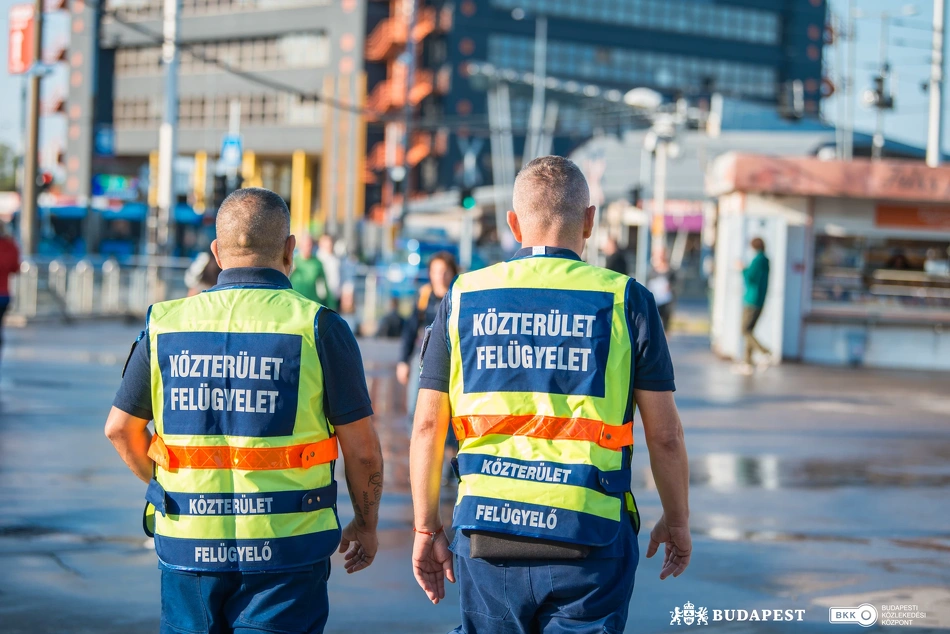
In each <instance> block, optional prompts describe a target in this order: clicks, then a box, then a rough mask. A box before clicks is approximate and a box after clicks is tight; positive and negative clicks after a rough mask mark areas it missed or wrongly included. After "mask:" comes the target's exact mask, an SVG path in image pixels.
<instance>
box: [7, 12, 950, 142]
mask: <svg viewBox="0 0 950 634" xmlns="http://www.w3.org/2000/svg"><path fill="white" fill-rule="evenodd" d="M21 1H22V0H21ZM15 3H16V2H15V0H0V39H2V42H3V44H2V46H0V56H2V63H0V142H2V143H7V144H9V145H12V146H13V147H19V146H20V142H21V137H22V121H21V112H20V111H21V101H22V98H21V90H22V86H23V81H24V80H23V78H22V77H11V76H9V75H7V73H6V68H7V63H6V58H7V54H8V42H7V39H8V25H7V20H8V14H9V11H10V7H11V6H12V5H13V4H15ZM848 3H849V0H830V6H831V10H832V11H833V12H835V13H837V14H838V15H840V16H842V17H843V16H845V15H847V12H848ZM854 3H855V6H856V7H857V8H858V10H859V11H860V12H861V13H863V14H864V15H865V16H866V17H864V18H862V19H859V20H858V21H857V49H856V51H857V53H856V58H857V63H856V66H857V73H856V80H855V85H856V99H858V102H857V104H856V106H855V128H856V129H857V130H860V131H865V132H868V133H872V132H873V131H874V125H875V112H874V110H872V109H869V108H866V107H864V106H863V105H862V104H861V102H860V95H861V93H862V92H863V91H864V90H865V89H867V88H868V87H870V85H871V78H872V76H873V74H874V73H875V72H876V69H877V67H878V66H879V61H880V33H881V20H880V15H881V12H882V11H884V10H887V11H890V12H891V13H901V12H902V11H903V10H904V9H905V7H908V6H910V7H913V8H915V9H916V11H917V15H916V16H914V17H908V18H903V17H902V18H901V19H902V20H906V21H907V22H910V23H912V24H914V25H917V26H921V27H924V28H907V27H900V26H897V25H896V24H893V25H892V26H891V27H890V29H889V37H888V50H887V55H888V58H889V60H890V63H891V67H892V69H893V72H894V75H895V79H896V84H895V86H896V90H895V93H896V94H895V103H896V107H895V109H894V110H893V111H891V112H888V113H887V114H886V116H885V123H884V130H885V135H886V136H887V138H889V139H894V140H898V141H902V142H905V143H910V144H912V145H918V146H920V147H923V146H924V145H925V143H926V138H927V130H926V126H927V100H928V97H927V94H926V93H925V92H923V91H921V89H920V84H921V82H925V81H926V80H927V78H928V77H929V72H930V70H929V68H930V67H929V59H930V54H929V49H930V32H929V31H928V30H927V27H928V25H929V23H930V22H931V20H932V17H933V0H918V1H916V2H905V0H854ZM66 20H68V18H66V16H65V14H64V15H61V16H57V19H54V20H49V21H48V22H47V24H48V26H49V27H50V28H47V29H46V37H45V38H44V39H47V42H48V41H49V40H50V39H61V38H64V37H66V36H67V35H68V23H67V21H66ZM846 50H847V48H846V47H842V51H843V52H844V54H843V55H842V59H845V60H846V59H847V57H846ZM836 58H837V55H836V53H835V50H834V49H833V48H832V47H826V49H825V67H826V69H827V73H828V74H829V76H831V77H834V74H835V73H836V72H837V71H836V70H835V68H834V64H835V62H836ZM63 66H64V65H63ZM44 83H45V84H47V86H46V87H45V88H44V90H47V89H54V90H55V89H59V90H62V89H63V88H64V87H65V86H66V73H65V69H58V70H57V72H56V74H55V75H54V76H53V77H52V78H50V79H47V80H44ZM947 83H950V82H945V85H944V95H945V97H944V102H943V103H944V108H943V110H944V113H945V115H944V119H945V124H944V129H943V148H944V151H945V152H950V91H948V90H947V86H946V84H947ZM840 94H841V93H840V91H839V92H838V94H837V95H834V96H832V97H831V98H829V99H826V100H824V102H823V105H822V112H823V115H824V118H825V120H826V121H828V122H829V123H834V122H835V121H836V119H837V118H838V110H839V106H838V104H839V96H840ZM46 119H47V120H48V121H46V122H45V123H44V126H43V128H42V129H41V140H40V145H41V148H45V149H47V150H49V149H52V148H53V147H54V146H55V145H56V144H57V142H58V139H57V138H56V137H62V134H63V133H64V131H65V130H64V128H65V126H64V123H63V121H60V120H59V119H62V117H61V116H57V117H46Z"/></svg>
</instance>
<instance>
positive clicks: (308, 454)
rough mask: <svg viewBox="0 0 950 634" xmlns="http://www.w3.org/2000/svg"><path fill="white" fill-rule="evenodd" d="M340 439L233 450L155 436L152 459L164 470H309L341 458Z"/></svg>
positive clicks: (151, 449) (221, 446)
mask: <svg viewBox="0 0 950 634" xmlns="http://www.w3.org/2000/svg"><path fill="white" fill-rule="evenodd" d="M338 455H339V447H338V446H337V443H336V436H331V437H329V438H327V439H326V440H321V441H320V442H316V443H312V444H307V445H291V446H289V447H232V446H230V445H166V444H165V442H164V441H163V440H162V439H161V437H160V436H159V435H158V434H155V435H154V436H152V443H151V445H149V448H148V456H149V458H151V459H152V460H154V461H155V464H157V465H158V466H160V467H161V468H163V469H165V470H167V471H172V470H175V469H234V470H238V471H265V470H269V469H298V468H304V469H309V468H310V467H315V466H317V465H321V464H326V463H328V462H331V461H333V460H336V459H337V456H338Z"/></svg>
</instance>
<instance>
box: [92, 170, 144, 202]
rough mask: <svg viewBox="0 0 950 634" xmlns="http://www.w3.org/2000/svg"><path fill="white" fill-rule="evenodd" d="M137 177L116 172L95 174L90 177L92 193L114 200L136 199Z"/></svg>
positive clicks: (137, 195) (138, 192)
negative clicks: (120, 174)
mask: <svg viewBox="0 0 950 634" xmlns="http://www.w3.org/2000/svg"><path fill="white" fill-rule="evenodd" d="M139 194H140V190H139V179H137V178H135V177H134V176H119V175H117V174H96V175H95V176H93V177H92V195H93V196H102V197H104V198H113V199H116V200H137V199H138V198H139Z"/></svg>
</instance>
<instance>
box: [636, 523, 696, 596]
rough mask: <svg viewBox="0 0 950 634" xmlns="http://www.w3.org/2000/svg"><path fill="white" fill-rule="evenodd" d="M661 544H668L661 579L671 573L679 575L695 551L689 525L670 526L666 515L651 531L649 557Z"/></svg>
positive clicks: (648, 548) (675, 575)
mask: <svg viewBox="0 0 950 634" xmlns="http://www.w3.org/2000/svg"><path fill="white" fill-rule="evenodd" d="M660 544H666V555H665V557H664V558H663V569H662V570H660V580H661V581H662V580H663V579H666V578H667V577H669V576H670V575H673V576H674V577H678V576H680V575H681V574H683V571H685V570H686V567H687V566H689V559H690V556H691V555H692V552H693V540H692V538H691V537H690V535H689V526H670V525H669V524H667V522H666V515H663V517H661V518H660V521H658V522H657V523H656V526H654V527H653V531H652V532H651V533H650V545H649V546H648V547H647V559H649V558H650V557H652V556H653V555H655V554H656V551H657V549H658V548H659V547H660Z"/></svg>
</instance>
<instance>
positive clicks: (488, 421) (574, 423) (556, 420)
mask: <svg viewBox="0 0 950 634" xmlns="http://www.w3.org/2000/svg"><path fill="white" fill-rule="evenodd" d="M452 428H453V429H454V430H455V434H456V436H458V439H459V440H460V441H461V440H464V439H466V438H472V437H481V436H487V435H489V434H502V435H505V436H529V437H531V438H543V439H545V440H584V441H587V442H592V443H595V444H597V445H600V446H601V447H604V448H605V449H613V450H615V451H619V450H621V449H623V448H624V447H629V446H631V445H633V422H632V421H631V422H629V423H624V424H623V425H608V424H607V423H605V422H603V421H600V420H593V419H591V418H566V417H561V416H545V415H542V414H528V415H523V416H456V417H453V418H452Z"/></svg>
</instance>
